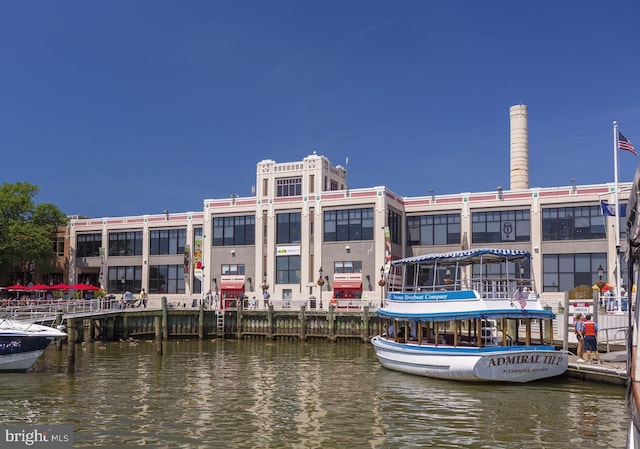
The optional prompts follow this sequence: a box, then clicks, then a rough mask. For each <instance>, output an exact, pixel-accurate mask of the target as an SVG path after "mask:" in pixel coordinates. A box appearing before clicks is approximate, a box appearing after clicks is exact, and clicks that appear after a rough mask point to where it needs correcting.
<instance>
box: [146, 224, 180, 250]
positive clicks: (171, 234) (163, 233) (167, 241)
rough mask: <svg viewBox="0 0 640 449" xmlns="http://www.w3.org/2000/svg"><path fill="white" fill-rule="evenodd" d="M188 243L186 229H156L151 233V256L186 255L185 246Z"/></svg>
mask: <svg viewBox="0 0 640 449" xmlns="http://www.w3.org/2000/svg"><path fill="white" fill-rule="evenodd" d="M186 241H187V230H186V228H182V229H154V230H152V231H149V254H151V255H152V256H157V255H164V254H184V245H185V242H186Z"/></svg>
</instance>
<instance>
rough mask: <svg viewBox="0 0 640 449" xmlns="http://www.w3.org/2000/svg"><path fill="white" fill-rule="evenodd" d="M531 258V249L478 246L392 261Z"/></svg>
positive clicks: (469, 261)
mask: <svg viewBox="0 0 640 449" xmlns="http://www.w3.org/2000/svg"><path fill="white" fill-rule="evenodd" d="M530 258H531V253H530V252H529V251H523V250H516V249H500V248H478V249H468V250H465V251H451V252H449V253H439V254H423V255H421V256H412V257H407V258H405V259H398V260H394V261H392V262H391V266H396V265H406V264H415V263H420V262H436V261H437V262H445V263H447V264H455V263H458V264H460V265H469V264H476V263H480V261H482V262H483V263H490V262H500V261H504V260H509V261H512V262H513V261H518V260H527V259H530Z"/></svg>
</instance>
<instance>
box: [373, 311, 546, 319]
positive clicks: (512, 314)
mask: <svg viewBox="0 0 640 449" xmlns="http://www.w3.org/2000/svg"><path fill="white" fill-rule="evenodd" d="M377 314H378V316H379V317H384V318H394V319H398V320H415V321H454V320H473V319H476V318H480V319H482V318H487V319H499V318H511V319H524V318H532V319H538V320H551V319H554V318H555V315H554V314H553V312H552V311H551V310H520V309H517V310H516V309H504V310H492V311H491V312H487V311H486V310H483V311H480V310H478V311H469V312H443V313H398V312H391V311H389V310H385V309H380V310H378V311H377Z"/></svg>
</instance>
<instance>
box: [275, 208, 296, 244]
mask: <svg viewBox="0 0 640 449" xmlns="http://www.w3.org/2000/svg"><path fill="white" fill-rule="evenodd" d="M301 218H302V214H301V213H300V212H292V213H285V214H277V216H276V227H277V228H276V243H279V244H284V243H300V239H301V232H302V223H301Z"/></svg>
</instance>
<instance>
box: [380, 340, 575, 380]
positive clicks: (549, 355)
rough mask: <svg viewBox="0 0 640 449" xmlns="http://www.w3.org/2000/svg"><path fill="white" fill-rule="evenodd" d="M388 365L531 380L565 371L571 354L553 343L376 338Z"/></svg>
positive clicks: (442, 374) (445, 374)
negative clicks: (457, 343)
mask: <svg viewBox="0 0 640 449" xmlns="http://www.w3.org/2000/svg"><path fill="white" fill-rule="evenodd" d="M371 342H372V344H373V346H374V348H375V351H376V355H377V357H378V360H379V361H380V364H381V365H382V366H384V367H385V368H388V369H392V370H395V371H400V372H404V373H408V374H415V375H419V376H426V377H434V378H439V379H450V380H460V381H469V382H519V383H521V382H531V381H534V380H538V379H544V378H548V377H555V376H559V375H561V374H563V373H564V372H565V371H566V370H567V367H568V363H569V356H568V354H567V352H565V351H558V350H556V349H554V348H553V347H550V346H527V347H518V346H508V347H495V348H489V347H485V348H459V347H453V346H445V345H440V346H434V345H417V344H414V343H408V344H407V343H397V342H395V341H391V340H387V339H384V338H381V337H379V336H377V337H374V338H373V339H372V341H371Z"/></svg>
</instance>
